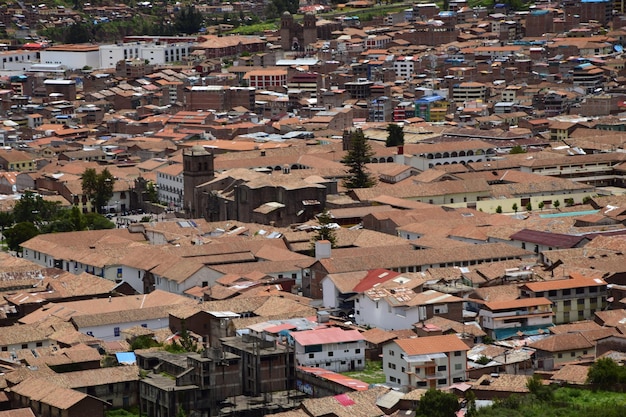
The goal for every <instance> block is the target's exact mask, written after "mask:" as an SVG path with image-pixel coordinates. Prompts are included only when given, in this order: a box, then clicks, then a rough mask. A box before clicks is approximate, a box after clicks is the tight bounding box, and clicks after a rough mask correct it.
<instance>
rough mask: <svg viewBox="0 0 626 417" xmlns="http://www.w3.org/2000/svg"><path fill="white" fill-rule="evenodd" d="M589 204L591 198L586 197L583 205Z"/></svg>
mask: <svg viewBox="0 0 626 417" xmlns="http://www.w3.org/2000/svg"><path fill="white" fill-rule="evenodd" d="M589 203H591V196H588V195H586V196H584V197H583V204H589Z"/></svg>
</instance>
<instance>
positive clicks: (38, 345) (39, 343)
mask: <svg viewBox="0 0 626 417" xmlns="http://www.w3.org/2000/svg"><path fill="white" fill-rule="evenodd" d="M35 346H37V347H42V346H43V342H37V343H35Z"/></svg>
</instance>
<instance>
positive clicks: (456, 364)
mask: <svg viewBox="0 0 626 417" xmlns="http://www.w3.org/2000/svg"><path fill="white" fill-rule="evenodd" d="M461 369H463V365H462V364H460V363H455V364H454V370H455V371H460V370H461Z"/></svg>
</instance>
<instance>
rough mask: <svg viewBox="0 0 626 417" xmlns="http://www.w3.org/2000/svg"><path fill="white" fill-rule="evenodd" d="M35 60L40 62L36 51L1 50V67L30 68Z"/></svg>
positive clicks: (4, 68) (5, 68)
mask: <svg viewBox="0 0 626 417" xmlns="http://www.w3.org/2000/svg"><path fill="white" fill-rule="evenodd" d="M33 62H39V57H38V55H37V52H36V51H25V50H21V49H20V50H17V51H2V52H0V69H3V70H18V71H19V70H28V69H29V68H30V65H31V64H32V63H33Z"/></svg>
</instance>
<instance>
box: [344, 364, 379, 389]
mask: <svg viewBox="0 0 626 417" xmlns="http://www.w3.org/2000/svg"><path fill="white" fill-rule="evenodd" d="M343 375H346V376H349V377H351V378H354V379H358V380H359V381H363V382H367V383H368V384H383V383H385V373H384V372H383V366H382V361H370V360H367V361H365V369H363V370H362V371H354V372H343Z"/></svg>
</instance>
